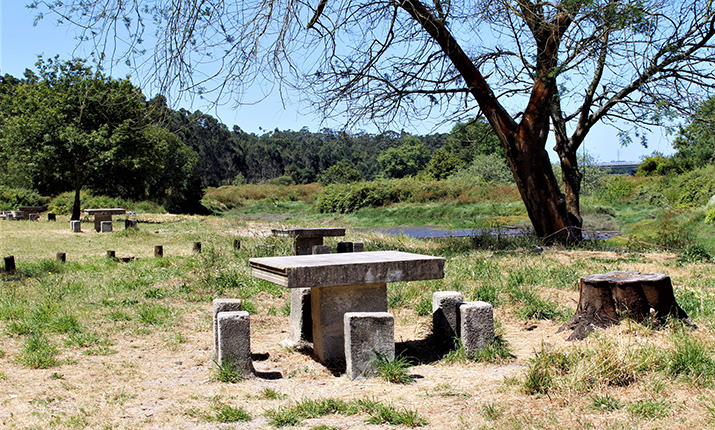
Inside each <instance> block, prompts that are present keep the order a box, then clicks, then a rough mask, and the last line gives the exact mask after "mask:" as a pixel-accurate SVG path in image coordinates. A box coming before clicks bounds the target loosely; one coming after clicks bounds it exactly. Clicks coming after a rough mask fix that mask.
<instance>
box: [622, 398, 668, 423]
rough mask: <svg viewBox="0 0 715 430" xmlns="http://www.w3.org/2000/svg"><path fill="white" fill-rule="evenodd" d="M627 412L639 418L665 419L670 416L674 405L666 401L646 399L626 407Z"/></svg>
mask: <svg viewBox="0 0 715 430" xmlns="http://www.w3.org/2000/svg"><path fill="white" fill-rule="evenodd" d="M626 411H628V413H629V414H631V415H632V416H634V417H637V418H646V419H657V418H665V417H667V416H668V415H670V413H671V411H672V405H671V403H670V401H668V400H666V399H646V400H641V401H639V402H635V403H631V404H628V405H626Z"/></svg>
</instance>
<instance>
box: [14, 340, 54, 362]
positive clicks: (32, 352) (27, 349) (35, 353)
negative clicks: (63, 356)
mask: <svg viewBox="0 0 715 430" xmlns="http://www.w3.org/2000/svg"><path fill="white" fill-rule="evenodd" d="M58 353H59V352H58V350H57V346H56V345H54V344H53V343H52V342H51V341H50V340H49V339H48V338H47V337H45V336H44V335H41V334H31V335H29V336H28V337H27V338H26V339H25V342H24V344H23V347H22V351H21V352H20V355H19V356H18V357H17V360H18V361H19V362H20V363H22V365H24V366H27V367H30V368H33V369H47V368H50V367H54V366H57V365H59V364H60V363H59V361H58V360H57V355H58Z"/></svg>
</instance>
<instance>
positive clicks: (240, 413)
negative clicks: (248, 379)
mask: <svg viewBox="0 0 715 430" xmlns="http://www.w3.org/2000/svg"><path fill="white" fill-rule="evenodd" d="M213 409H214V411H215V412H216V414H215V415H214V416H212V417H211V421H216V422H220V423H243V422H248V421H251V416H250V415H249V414H248V412H246V411H245V410H244V409H243V408H241V407H233V406H230V405H226V404H223V403H217V404H215V405H214V406H213Z"/></svg>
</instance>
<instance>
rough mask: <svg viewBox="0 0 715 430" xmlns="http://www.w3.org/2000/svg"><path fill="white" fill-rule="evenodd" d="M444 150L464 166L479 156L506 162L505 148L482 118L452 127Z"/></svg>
mask: <svg viewBox="0 0 715 430" xmlns="http://www.w3.org/2000/svg"><path fill="white" fill-rule="evenodd" d="M444 149H445V151H446V152H447V153H448V154H451V155H453V156H455V157H457V158H459V159H460V160H462V162H463V163H464V164H470V163H471V162H472V160H473V158H474V157H475V156H477V155H496V156H497V158H500V159H501V160H502V161H505V160H506V158H505V155H504V148H503V147H502V145H501V142H499V138H498V137H497V135H496V133H494V130H493V129H492V126H491V125H489V123H488V122H486V121H485V120H483V119H481V118H477V119H475V120H473V121H470V122H467V123H461V122H460V123H457V124H456V125H455V126H454V127H452V131H451V132H450V134H449V137H448V138H447V143H446V145H445V146H444Z"/></svg>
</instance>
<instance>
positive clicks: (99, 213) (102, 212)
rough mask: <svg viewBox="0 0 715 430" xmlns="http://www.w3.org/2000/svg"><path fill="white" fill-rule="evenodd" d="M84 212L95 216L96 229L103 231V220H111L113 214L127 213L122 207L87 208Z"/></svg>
mask: <svg viewBox="0 0 715 430" xmlns="http://www.w3.org/2000/svg"><path fill="white" fill-rule="evenodd" d="M84 213H86V214H87V215H92V216H94V229H95V230H97V231H98V232H99V231H102V221H111V220H112V215H124V214H125V213H127V211H126V210H124V209H122V208H104V209H85V210H84Z"/></svg>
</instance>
